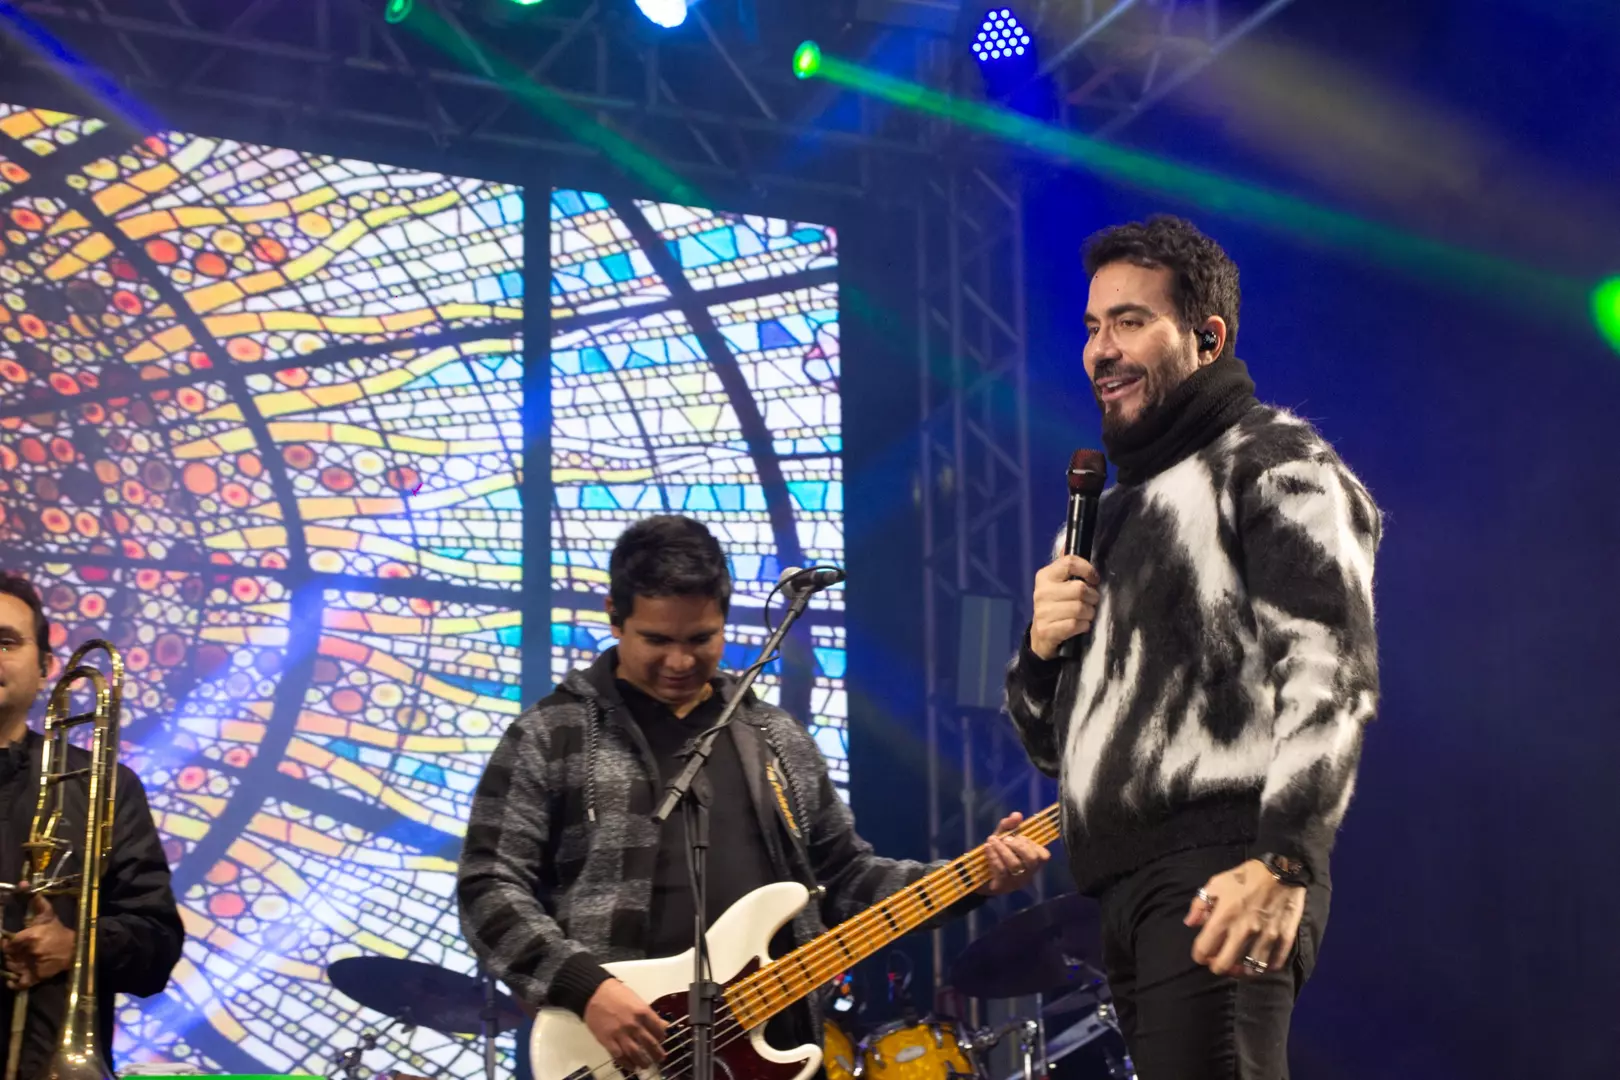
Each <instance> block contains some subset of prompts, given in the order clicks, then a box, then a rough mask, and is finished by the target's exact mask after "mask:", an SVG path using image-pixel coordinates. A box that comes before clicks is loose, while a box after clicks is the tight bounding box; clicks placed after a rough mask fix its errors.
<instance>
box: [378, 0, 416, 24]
mask: <svg viewBox="0 0 1620 1080" xmlns="http://www.w3.org/2000/svg"><path fill="white" fill-rule="evenodd" d="M415 6H416V0H388V6H387V7H385V8H383V19H384V20H385V21H387V22H391V23H402V22H404V21H405V20H406V19H408V18H410V17H411V9H412V8H414V7H415Z"/></svg>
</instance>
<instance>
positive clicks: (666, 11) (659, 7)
mask: <svg viewBox="0 0 1620 1080" xmlns="http://www.w3.org/2000/svg"><path fill="white" fill-rule="evenodd" d="M686 5H687V0H636V7H638V8H640V9H641V13H642V14H643V15H645V16H647V18H648V19H651V20H652V21H653V22H655V23H657V24H658V25H659V26H662V27H663V28H664V29H666V30H672V29H674V28H675V27H677V26H679V25H681V23H683V22H685V21H686Z"/></svg>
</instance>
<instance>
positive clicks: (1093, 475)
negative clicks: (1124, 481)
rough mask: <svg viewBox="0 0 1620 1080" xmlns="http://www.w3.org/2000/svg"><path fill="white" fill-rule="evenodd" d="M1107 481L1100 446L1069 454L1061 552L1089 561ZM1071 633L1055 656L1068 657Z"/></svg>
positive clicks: (1074, 643)
mask: <svg viewBox="0 0 1620 1080" xmlns="http://www.w3.org/2000/svg"><path fill="white" fill-rule="evenodd" d="M1107 481H1108V459H1107V458H1105V457H1103V453H1102V451H1101V450H1084V449H1082V450H1076V451H1075V452H1074V453H1073V454H1071V455H1069V513H1068V516H1067V517H1066V518H1065V519H1064V522H1063V554H1065V555H1078V556H1080V557H1081V558H1082V559H1085V560H1086V561H1087V562H1090V561H1091V542H1092V540H1093V539H1095V538H1096V534H1097V503H1098V502H1099V501H1100V500H1101V499H1102V490H1103V484H1105V483H1106V482H1107ZM1078 641H1079V638H1078V637H1072V638H1070V639H1069V640H1068V641H1065V642H1064V643H1063V644H1062V645H1060V646H1059V647H1058V656H1060V657H1062V658H1063V659H1064V660H1072V659H1073V658H1074V654H1075V650H1076V648H1077V647H1078V646H1077V643H1078Z"/></svg>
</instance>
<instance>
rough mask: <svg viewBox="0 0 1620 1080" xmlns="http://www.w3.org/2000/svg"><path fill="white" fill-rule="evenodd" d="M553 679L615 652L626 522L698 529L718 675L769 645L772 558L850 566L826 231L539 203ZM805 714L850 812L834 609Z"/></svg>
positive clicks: (804, 690) (830, 243)
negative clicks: (544, 213)
mask: <svg viewBox="0 0 1620 1080" xmlns="http://www.w3.org/2000/svg"><path fill="white" fill-rule="evenodd" d="M551 223H552V238H551V257H552V264H551V270H552V277H551V315H552V326H553V333H552V342H551V350H552V351H551V409H552V432H551V438H552V489H553V506H552V524H551V532H552V563H553V566H552V590H553V591H552V599H553V611H552V667H553V674H554V675H555V676H556V677H558V678H561V677H562V675H563V674H565V673H566V672H567V671H568V670H570V669H571V668H573V667H575V666H577V665H579V664H582V663H585V662H588V661H589V660H591V659H593V658H594V657H595V656H596V655H597V654H598V653H599V652H600V651H601V650H602V649H604V648H606V647H607V646H608V645H610V644H611V643H612V637H611V635H610V632H609V627H608V624H607V617H606V615H605V614H603V611H602V600H603V597H604V596H605V594H606V592H607V559H608V553H609V551H610V550H611V548H612V545H613V541H614V539H615V538H616V537H617V536H618V534H619V533H620V532H621V531H622V530H623V529H624V528H625V526H627V525H628V524H630V523H631V522H632V521H634V520H636V519H637V518H640V517H643V516H645V515H648V514H653V513H663V512H671V511H674V512H681V513H687V514H690V515H692V516H694V517H697V518H699V519H701V520H703V521H705V522H706V523H707V524H708V525H709V527H710V528H711V529H712V530H713V531H714V532H715V533H716V535H717V536H718V537H719V538H720V541H721V544H722V546H723V547H724V548H725V550H726V553H727V556H728V558H729V559H730V562H731V567H732V573H733V577H734V578H735V581H736V593H735V598H734V600H733V606H732V617H731V626H730V627H729V629H728V634H729V639H730V648H729V650H728V653H727V657H726V664H727V666H728V667H733V668H737V667H742V666H745V665H746V664H747V663H748V662H749V661H750V660H751V658H752V656H753V654H754V653H755V652H756V651H757V650H758V648H759V646H760V645H761V644H762V643H763V641H764V637H765V633H764V630H763V628H762V627H761V625H760V616H761V609H762V604H763V602H764V600H765V597H766V595H767V594H768V593H769V592H770V590H771V587H772V586H773V585H774V584H775V582H776V580H777V577H778V575H779V574H780V573H781V571H782V569H783V568H784V567H783V563H782V562H781V561H780V558H779V556H784V555H791V556H792V557H795V558H798V559H800V560H803V563H804V564H805V565H808V564H809V563H812V562H813V563H831V564H835V565H841V564H842V563H843V561H844V539H843V485H842V470H841V459H840V454H841V451H842V448H843V447H842V438H841V432H842V427H841V417H840V411H839V404H840V399H839V392H838V380H839V362H840V351H839V344H838V293H837V283H836V279H835V273H836V268H837V237H836V234H835V233H834V231H833V230H832V229H831V228H829V227H826V226H822V225H812V224H807V223H801V222H795V221H789V220H784V219H779V218H764V217H755V216H749V215H735V214H724V213H720V212H716V211H711V210H705V209H701V208H696V207H686V206H675V205H670V204H666V203H657V202H647V201H632V200H610V199H609V198H607V197H606V196H603V195H600V194H597V193H594V192H586V191H574V190H557V191H553V192H552V197H551ZM808 618H809V622H810V624H811V625H810V634H811V639H812V647H813V654H814V665H813V667H814V670H813V671H812V672H810V673H809V674H808V680H809V682H808V685H805V686H803V687H799V688H796V689H797V692H795V688H789V687H785V686H784V685H783V678H784V677H785V676H784V674H783V673H782V672H780V671H778V670H775V669H773V670H771V671H768V672H767V673H766V674H764V675H762V676H761V678H760V680H759V682H758V683H757V684H756V686H757V687H758V688H759V689H760V691H761V693H762V695H763V696H765V697H766V698H767V699H768V700H772V701H782V700H784V697H786V698H789V699H794V700H798V701H800V702H802V703H803V705H804V706H805V708H806V711H807V713H808V715H806V716H804V717H803V719H804V720H805V721H806V722H807V723H808V724H809V725H810V728H811V731H812V732H813V734H814V735H815V737H816V739H817V742H818V743H819V744H820V745H821V747H822V749H823V750H824V751H826V753H827V755H828V758H829V760H830V762H831V764H832V769H833V775H834V779H835V781H836V783H837V784H838V785H839V787H840V789H841V790H845V793H846V795H847V785H848V765H847V762H848V738H847V730H848V715H849V713H848V701H847V698H846V694H845V690H844V667H845V639H844V627H843V595H842V592H841V591H838V590H834V591H831V592H825V593H822V594H821V595H820V596H818V597H817V599H816V600H815V602H814V605H813V606H812V608H811V612H810V615H809V617H808Z"/></svg>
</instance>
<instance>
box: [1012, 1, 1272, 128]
mask: <svg viewBox="0 0 1620 1080" xmlns="http://www.w3.org/2000/svg"><path fill="white" fill-rule="evenodd" d="M1292 2H1293V0H1081V2H1080V3H1077V4H1060V5H1057V6H1056V7H1054V8H1053V9H1051V13H1052V17H1051V18H1050V19H1049V20H1048V22H1047V24H1046V25H1044V26H1043V27H1042V28H1041V29H1042V35H1041V36H1042V39H1043V44H1044V45H1045V46H1046V49H1047V52H1046V59H1045V60H1043V62H1042V65H1041V74H1042V75H1043V76H1044V75H1052V76H1053V77H1054V78H1055V79H1056V82H1057V87H1056V90H1057V105H1058V110H1057V111H1058V117H1059V122H1060V123H1061V124H1062V125H1063V126H1064V127H1066V128H1070V129H1072V130H1076V131H1080V132H1083V133H1085V134H1088V135H1092V136H1094V137H1097V138H1104V137H1107V136H1110V135H1113V134H1115V133H1117V132H1118V131H1119V130H1120V129H1121V128H1123V127H1125V125H1127V124H1129V123H1130V122H1131V121H1133V120H1135V119H1136V118H1137V117H1139V116H1141V115H1142V114H1143V113H1145V112H1146V111H1148V110H1149V109H1150V108H1152V107H1153V106H1154V105H1156V104H1158V103H1159V102H1160V101H1163V100H1164V99H1165V98H1166V97H1168V96H1169V95H1170V94H1171V93H1173V92H1174V91H1175V90H1176V89H1178V88H1179V87H1181V86H1183V85H1184V84H1185V83H1187V82H1188V80H1190V79H1192V78H1193V77H1194V76H1196V75H1197V74H1198V73H1199V72H1201V71H1203V70H1204V69H1205V68H1207V67H1208V66H1209V65H1210V64H1212V63H1214V62H1215V60H1216V59H1217V58H1219V57H1220V55H1221V54H1222V53H1224V52H1226V50H1227V49H1229V48H1231V47H1232V45H1234V44H1235V43H1237V42H1238V41H1240V40H1242V39H1243V38H1244V37H1246V36H1247V35H1248V34H1250V33H1252V32H1253V31H1255V30H1256V29H1258V28H1259V27H1261V26H1262V25H1264V24H1265V23H1266V22H1268V21H1269V20H1270V19H1271V18H1273V17H1274V16H1276V15H1277V14H1278V13H1280V12H1281V11H1282V10H1283V9H1284V8H1286V7H1288V5H1289V4H1291V3H1292ZM1059 42H1062V44H1061V45H1059V44H1058V43H1059Z"/></svg>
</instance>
